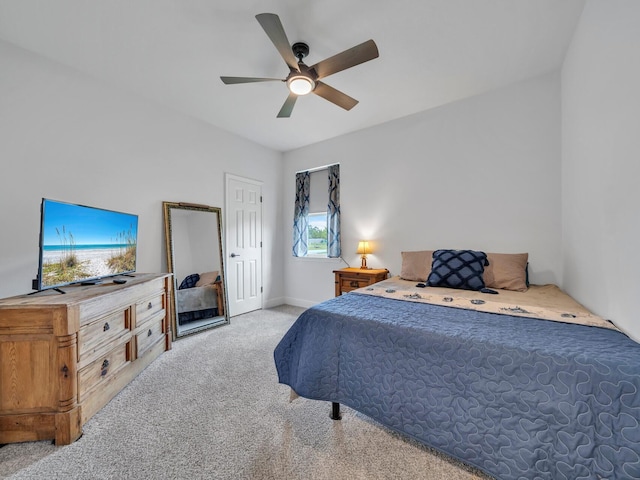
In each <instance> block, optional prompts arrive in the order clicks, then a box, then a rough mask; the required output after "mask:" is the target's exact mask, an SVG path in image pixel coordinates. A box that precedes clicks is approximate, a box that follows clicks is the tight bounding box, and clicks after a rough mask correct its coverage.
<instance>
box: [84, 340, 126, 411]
mask: <svg viewBox="0 0 640 480" xmlns="http://www.w3.org/2000/svg"><path fill="white" fill-rule="evenodd" d="M128 347H129V343H121V344H120V345H118V346H116V347H115V348H114V349H113V350H111V351H110V352H108V353H107V354H105V355H102V356H100V357H98V358H97V359H96V360H94V361H93V362H91V363H90V364H89V365H87V366H86V367H84V368H83V369H82V370H80V372H79V373H78V397H79V399H80V402H82V401H83V400H84V399H85V397H86V395H87V394H88V393H90V392H91V391H93V390H94V389H95V388H97V387H98V386H99V385H105V384H107V383H109V382H110V381H111V379H112V378H113V377H114V376H115V375H116V374H117V373H118V372H119V371H120V370H121V369H122V368H123V367H124V366H125V365H127V364H128V363H129V355H128V354H127V351H128Z"/></svg>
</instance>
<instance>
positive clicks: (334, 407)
mask: <svg viewBox="0 0 640 480" xmlns="http://www.w3.org/2000/svg"><path fill="white" fill-rule="evenodd" d="M329 417H330V418H331V420H342V415H340V404H339V403H338V402H331V414H330V415H329Z"/></svg>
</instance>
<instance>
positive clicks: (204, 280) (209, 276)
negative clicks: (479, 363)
mask: <svg viewBox="0 0 640 480" xmlns="http://www.w3.org/2000/svg"><path fill="white" fill-rule="evenodd" d="M217 278H218V271H217V270H214V271H212V272H205V273H201V274H200V280H198V282H197V283H196V287H202V286H203V285H211V284H213V283H214V282H215V281H216V279H217Z"/></svg>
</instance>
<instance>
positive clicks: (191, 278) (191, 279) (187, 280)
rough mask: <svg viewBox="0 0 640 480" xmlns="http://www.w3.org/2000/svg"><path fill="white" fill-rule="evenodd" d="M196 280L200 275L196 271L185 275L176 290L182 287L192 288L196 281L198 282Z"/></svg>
mask: <svg viewBox="0 0 640 480" xmlns="http://www.w3.org/2000/svg"><path fill="white" fill-rule="evenodd" d="M198 280H200V275H199V274H197V273H192V274H191V275H187V276H186V277H184V280H182V283H181V284H180V286H179V287H178V290H182V289H184V288H193V287H195V286H196V283H198Z"/></svg>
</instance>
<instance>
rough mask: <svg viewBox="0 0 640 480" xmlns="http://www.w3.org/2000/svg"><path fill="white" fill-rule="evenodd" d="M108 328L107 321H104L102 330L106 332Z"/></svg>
mask: <svg viewBox="0 0 640 480" xmlns="http://www.w3.org/2000/svg"><path fill="white" fill-rule="evenodd" d="M110 328H111V327H110V326H109V322H106V323H105V324H104V327H102V331H103V332H106V331H107V330H109V329H110Z"/></svg>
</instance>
